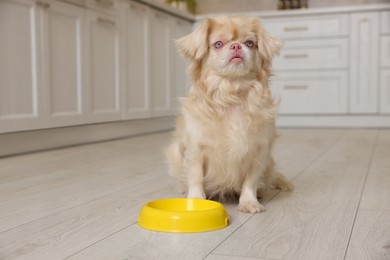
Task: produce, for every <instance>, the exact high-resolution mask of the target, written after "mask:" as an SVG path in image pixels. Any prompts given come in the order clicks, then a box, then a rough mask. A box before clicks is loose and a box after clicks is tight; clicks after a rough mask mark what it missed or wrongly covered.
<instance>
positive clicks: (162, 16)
mask: <svg viewBox="0 0 390 260" xmlns="http://www.w3.org/2000/svg"><path fill="white" fill-rule="evenodd" d="M154 16H155V17H156V18H159V19H164V20H166V19H168V18H167V17H166V16H165V15H162V14H159V13H155V14H154Z"/></svg>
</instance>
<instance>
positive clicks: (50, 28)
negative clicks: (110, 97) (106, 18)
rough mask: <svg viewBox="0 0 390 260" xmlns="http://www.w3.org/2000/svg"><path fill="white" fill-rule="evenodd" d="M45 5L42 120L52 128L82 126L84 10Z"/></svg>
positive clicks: (55, 3) (42, 24)
mask: <svg viewBox="0 0 390 260" xmlns="http://www.w3.org/2000/svg"><path fill="white" fill-rule="evenodd" d="M39 3H40V2H38V5H39ZM41 6H42V7H41V8H40V11H41V12H40V17H41V26H42V28H41V36H42V39H43V41H42V44H41V47H42V57H43V60H42V63H41V65H42V69H43V80H42V83H43V94H42V97H43V99H44V104H45V111H44V115H43V116H42V118H45V117H47V118H46V122H47V123H48V124H49V125H51V126H64V125H73V124H80V123H82V122H83V121H84V112H85V98H84V95H85V92H84V91H85V82H84V73H85V72H84V70H85V67H84V58H83V44H84V26H83V24H84V11H83V9H82V8H81V7H77V6H74V5H70V4H66V3H62V2H59V1H45V2H41Z"/></svg>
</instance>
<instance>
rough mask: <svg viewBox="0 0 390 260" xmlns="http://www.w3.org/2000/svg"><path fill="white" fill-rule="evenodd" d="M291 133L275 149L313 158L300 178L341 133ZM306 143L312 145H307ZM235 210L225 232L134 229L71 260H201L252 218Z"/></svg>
mask: <svg viewBox="0 0 390 260" xmlns="http://www.w3.org/2000/svg"><path fill="white" fill-rule="evenodd" d="M289 133H290V131H286V138H285V139H283V137H282V138H281V140H280V142H281V144H280V146H278V147H276V149H277V150H278V149H280V150H281V151H284V150H287V151H288V150H290V151H291V149H294V148H291V147H295V149H296V151H298V152H308V153H309V154H310V156H308V157H307V158H306V157H305V158H304V159H303V160H299V161H300V162H299V163H295V164H294V165H295V166H294V167H295V169H294V171H295V172H294V173H296V174H297V173H300V172H302V171H303V169H305V168H306V167H307V166H308V164H310V163H311V160H314V159H316V157H318V156H319V154H321V153H322V152H323V151H324V150H326V149H327V148H328V147H329V145H330V144H332V143H334V141H335V140H336V139H337V138H338V137H339V135H340V133H341V131H339V130H337V131H333V130H332V131H329V132H328V135H325V137H324V136H323V135H324V134H325V133H326V131H325V132H324V131H305V130H301V131H296V130H292V131H291V133H293V134H292V136H294V137H296V138H289V137H288V136H289ZM305 140H311V141H310V142H308V144H307V143H306V142H305ZM313 143H315V145H313ZM312 156H313V157H312ZM290 158H291V152H281V153H280V154H279V159H280V160H281V161H283V160H286V161H289V160H290ZM295 161H297V160H295ZM271 198H272V196H266V197H265V198H264V199H263V200H262V203H263V204H265V205H267V203H268V200H269V199H271ZM236 206H237V203H232V204H226V207H227V210H228V213H229V217H230V222H231V224H230V226H229V227H228V228H226V229H224V230H220V231H216V232H209V233H200V234H167V233H158V232H157V233H156V232H151V231H147V230H143V229H141V228H139V227H138V226H137V225H134V226H131V227H129V228H126V229H124V230H122V231H120V232H118V233H116V234H114V235H113V236H110V237H108V238H107V239H105V240H103V241H101V242H99V243H96V244H95V245H92V246H91V247H89V248H87V249H86V250H84V251H81V252H80V253H78V254H76V255H74V256H72V257H71V258H70V259H86V258H89V259H109V258H114V259H122V258H123V259H156V258H159V259H201V258H203V257H205V256H207V255H208V254H209V252H210V251H211V250H213V249H214V248H215V247H216V246H218V245H219V244H220V243H221V242H222V241H223V240H224V239H226V238H227V237H228V236H229V235H230V234H231V233H232V232H234V231H235V230H236V229H237V228H238V227H239V226H240V225H242V224H243V223H244V222H246V221H247V220H248V219H249V218H251V217H252V215H250V214H244V213H240V212H237V211H236ZM134 238H136V239H134ZM189 245H191V246H189Z"/></svg>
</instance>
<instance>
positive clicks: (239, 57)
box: [177, 17, 280, 77]
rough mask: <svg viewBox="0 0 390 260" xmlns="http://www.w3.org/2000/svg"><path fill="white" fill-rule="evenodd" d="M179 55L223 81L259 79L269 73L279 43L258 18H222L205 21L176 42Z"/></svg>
mask: <svg viewBox="0 0 390 260" xmlns="http://www.w3.org/2000/svg"><path fill="white" fill-rule="evenodd" d="M177 46H178V49H179V51H180V53H181V54H182V55H183V56H184V57H185V58H187V59H189V60H190V61H191V62H192V63H193V68H194V69H195V70H196V69H203V70H204V69H207V70H208V71H213V72H215V74H217V75H219V76H222V77H239V76H246V75H256V76H259V75H260V73H261V70H267V71H268V70H270V65H271V60H272V58H273V56H274V55H275V54H277V53H278V51H279V48H280V42H279V40H278V39H277V38H275V37H274V36H272V35H270V34H269V33H268V32H267V31H265V30H264V28H263V27H262V26H261V24H260V21H259V20H258V19H257V18H249V17H219V18H213V19H206V20H204V21H203V22H202V23H201V24H200V25H199V26H198V27H197V29H196V30H195V31H194V32H192V33H191V34H189V35H188V36H186V37H184V38H181V39H179V40H178V41H177Z"/></svg>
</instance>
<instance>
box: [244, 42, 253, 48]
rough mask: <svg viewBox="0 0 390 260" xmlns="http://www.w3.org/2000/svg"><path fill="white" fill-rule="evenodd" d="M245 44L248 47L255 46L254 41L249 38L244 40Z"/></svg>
mask: <svg viewBox="0 0 390 260" xmlns="http://www.w3.org/2000/svg"><path fill="white" fill-rule="evenodd" d="M245 45H246V46H247V47H248V48H252V47H253V46H255V43H254V42H253V41H251V40H248V41H246V42H245Z"/></svg>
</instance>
